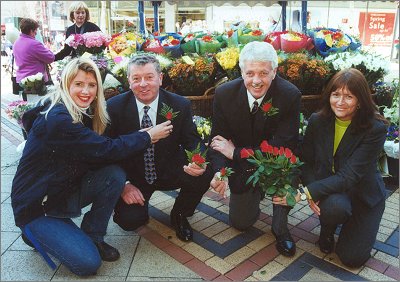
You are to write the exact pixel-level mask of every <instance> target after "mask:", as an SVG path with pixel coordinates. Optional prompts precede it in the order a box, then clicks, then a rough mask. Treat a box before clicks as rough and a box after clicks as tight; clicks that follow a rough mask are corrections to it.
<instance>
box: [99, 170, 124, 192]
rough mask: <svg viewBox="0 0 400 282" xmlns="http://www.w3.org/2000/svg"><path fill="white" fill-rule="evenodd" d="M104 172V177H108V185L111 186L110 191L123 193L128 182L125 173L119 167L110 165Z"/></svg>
mask: <svg viewBox="0 0 400 282" xmlns="http://www.w3.org/2000/svg"><path fill="white" fill-rule="evenodd" d="M103 170H104V175H106V176H107V177H106V184H107V186H109V189H111V190H113V192H122V189H123V188H124V186H125V185H124V184H125V181H126V173H125V171H124V170H123V169H122V168H121V167H119V166H117V165H109V166H107V167H105V168H104V169H103Z"/></svg>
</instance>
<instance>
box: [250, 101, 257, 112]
mask: <svg viewBox="0 0 400 282" xmlns="http://www.w3.org/2000/svg"><path fill="white" fill-rule="evenodd" d="M257 111H258V102H257V100H255V101H254V103H253V108H252V109H251V114H252V115H254V114H255V113H256V112H257Z"/></svg>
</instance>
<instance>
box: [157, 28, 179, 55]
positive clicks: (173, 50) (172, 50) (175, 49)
mask: <svg viewBox="0 0 400 282" xmlns="http://www.w3.org/2000/svg"><path fill="white" fill-rule="evenodd" d="M170 36H171V37H173V38H174V39H176V40H178V41H179V42H180V41H181V40H182V36H180V35H179V34H177V33H168V34H167V35H165V36H162V37H160V38H159V41H160V42H161V45H162V43H163V40H165V39H167V38H168V37H170ZM162 47H163V48H164V51H165V53H169V54H170V55H171V56H172V57H174V58H179V57H181V56H182V50H181V44H180V43H179V44H177V45H169V46H162Z"/></svg>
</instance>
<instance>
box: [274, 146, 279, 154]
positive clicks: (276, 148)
mask: <svg viewBox="0 0 400 282" xmlns="http://www.w3.org/2000/svg"><path fill="white" fill-rule="evenodd" d="M273 154H274V156H277V155H278V154H279V148H278V147H274V151H273Z"/></svg>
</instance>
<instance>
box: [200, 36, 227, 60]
mask: <svg viewBox="0 0 400 282" xmlns="http://www.w3.org/2000/svg"><path fill="white" fill-rule="evenodd" d="M197 44H198V48H197V49H198V50H197V53H199V54H200V55H204V54H206V53H217V52H218V51H219V50H220V49H221V46H222V44H221V42H219V41H218V40H217V39H216V38H215V37H214V36H213V35H212V34H207V35H203V36H202V37H200V38H197Z"/></svg>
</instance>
